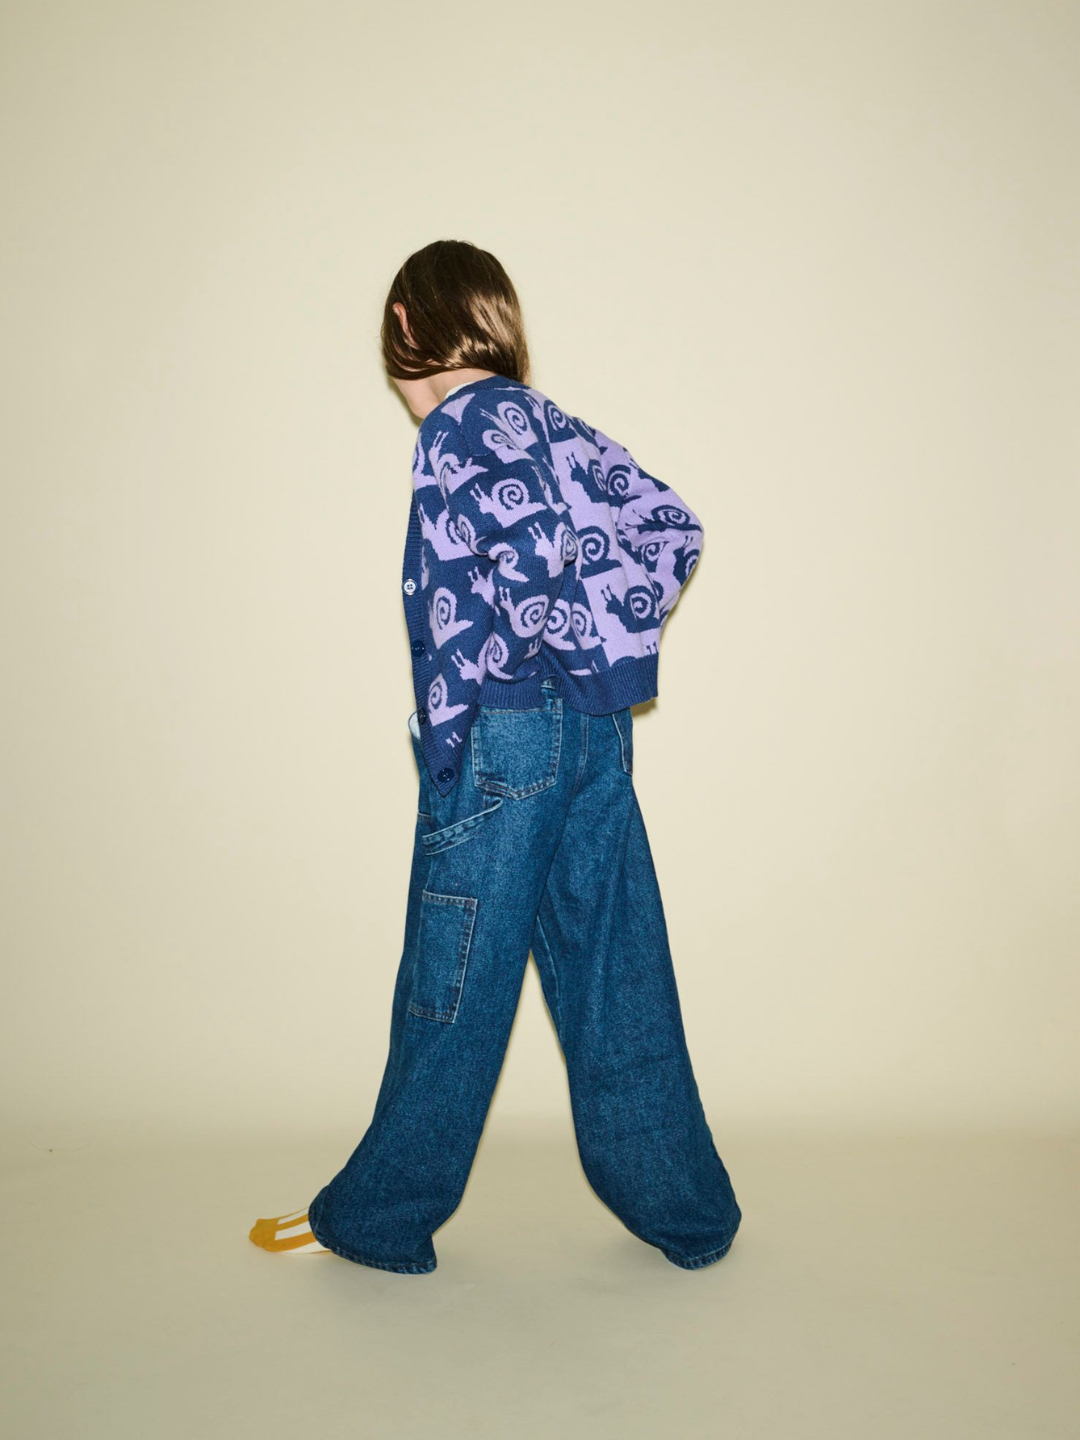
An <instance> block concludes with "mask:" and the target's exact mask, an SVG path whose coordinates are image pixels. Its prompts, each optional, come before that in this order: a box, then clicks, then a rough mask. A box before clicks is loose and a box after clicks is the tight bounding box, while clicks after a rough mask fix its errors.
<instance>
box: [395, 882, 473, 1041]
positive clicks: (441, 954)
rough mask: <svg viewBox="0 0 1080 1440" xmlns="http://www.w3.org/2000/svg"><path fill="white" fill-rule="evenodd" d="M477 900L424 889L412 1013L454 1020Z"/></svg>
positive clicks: (414, 975) (429, 1017) (417, 939)
mask: <svg viewBox="0 0 1080 1440" xmlns="http://www.w3.org/2000/svg"><path fill="white" fill-rule="evenodd" d="M475 923H476V900H475V899H474V898H473V897H472V896H471V895H439V894H437V893H436V892H435V891H434V890H423V891H421V895H420V924H419V927H418V930H417V936H416V956H415V959H414V962H413V977H412V993H411V995H410V998H409V1007H408V1008H409V1013H410V1014H412V1015H420V1016H423V1017H424V1018H425V1019H427V1020H442V1021H445V1022H447V1023H453V1021H454V1020H455V1019H456V1018H457V1012H458V1006H459V1005H460V1003H461V991H462V986H463V985H464V984H465V971H466V968H467V966H468V963H469V949H470V947H471V945H472V936H473V926H474V924H475Z"/></svg>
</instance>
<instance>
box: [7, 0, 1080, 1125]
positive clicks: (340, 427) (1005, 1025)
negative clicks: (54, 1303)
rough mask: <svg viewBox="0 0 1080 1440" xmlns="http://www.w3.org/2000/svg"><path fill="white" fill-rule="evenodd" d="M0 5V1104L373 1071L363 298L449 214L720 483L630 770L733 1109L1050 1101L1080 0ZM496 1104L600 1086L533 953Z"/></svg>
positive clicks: (346, 1090) (1070, 616)
mask: <svg viewBox="0 0 1080 1440" xmlns="http://www.w3.org/2000/svg"><path fill="white" fill-rule="evenodd" d="M5 28H6V44H5V47H4V50H5V58H4V61H3V66H4V85H3V89H4V94H5V97H6V98H5V102H4V105H5V110H6V118H7V123H6V124H5V125H4V137H5V138H4V141H3V144H4V154H3V174H4V190H5V193H6V194H7V195H8V196H9V198H10V197H14V198H15V200H16V202H17V203H15V204H13V205H10V206H8V207H6V210H7V218H6V219H5V221H4V222H3V259H4V270H5V275H6V288H5V303H4V324H3V329H4V335H5V343H4V353H5V359H4V365H5V374H4V397H5V410H6V419H5V423H4V437H5V438H4V441H3V446H4V451H5V452H6V459H5V464H4V474H5V479H4V496H3V498H4V523H3V551H4V554H3V589H4V607H3V610H4V613H3V625H4V637H3V639H4V657H5V659H4V673H3V680H4V689H5V703H4V706H3V721H2V723H3V745H4V755H5V767H4V768H5V776H6V778H5V781H4V790H5V793H4V807H3V808H4V815H5V823H4V826H3V845H4V864H3V884H4V891H5V894H4V931H5V946H4V948H5V952H6V956H7V965H6V971H7V979H6V983H7V986H8V1002H7V1003H6V1004H5V1006H4V1009H3V1016H4V1019H3V1029H4V1033H3V1046H2V1050H0V1053H2V1057H3V1059H2V1064H3V1073H2V1081H3V1083H2V1087H0V1088H2V1094H3V1096H4V1097H5V1098H4V1105H5V1107H6V1109H7V1112H8V1121H9V1123H10V1124H12V1125H13V1126H15V1127H16V1129H17V1130H18V1131H19V1132H20V1133H22V1134H23V1135H25V1136H27V1137H30V1138H32V1139H33V1140H34V1141H35V1142H38V1143H44V1144H67V1143H79V1142H80V1141H81V1140H82V1139H84V1138H86V1137H87V1136H88V1135H90V1134H94V1133H97V1132H98V1130H99V1129H100V1128H101V1127H104V1128H106V1129H111V1130H113V1131H114V1132H115V1131H116V1129H117V1128H118V1127H119V1129H121V1130H122V1129H123V1128H124V1127H125V1126H127V1125H128V1123H129V1122H131V1123H142V1122H149V1123H152V1124H158V1123H168V1124H192V1125H198V1126H207V1125H209V1126H214V1127H224V1128H227V1129H230V1130H237V1131H245V1132H247V1131H250V1130H252V1129H261V1128H263V1127H276V1126H278V1125H281V1124H287V1125H290V1126H293V1127H295V1126H300V1125H302V1126H304V1127H325V1128H329V1129H334V1130H335V1131H340V1129H341V1127H343V1126H345V1127H349V1126H351V1127H352V1128H353V1129H355V1130H356V1131H357V1135H358V1134H359V1128H362V1125H363V1123H366V1118H367V1111H368V1109H369V1107H370V1103H371V1102H372V1101H373V1098H374V1091H375V1088H376V1085H377V1082H378V1078H379V1076H380V1074H381V1070H382V1065H383V1061H384V1059H385V1042H386V1034H387V1026H388V1021H389V1003H390V996H391V989H392V983H393V975H394V970H395V967H396V964H397V960H398V957H399V954H400V946H401V935H402V929H403V916H404V901H405V890H406V883H407V876H408V862H409V847H410V841H411V833H412V821H413V811H414V801H415V793H414V792H415V773H414V768H413V761H412V758H411V754H410V749H409V744H408V738H407V734H406V716H407V714H408V712H409V710H410V709H411V708H412V699H411V691H410V670H409V663H408V650H407V645H406V643H405V633H404V620H403V616H402V610H401V602H400V593H399V581H400V564H401V550H402V543H403V537H404V526H405V520H406V512H407V505H408V496H409V487H410V474H409V462H410V458H411V451H412V445H413V441H414V436H415V425H416V422H415V421H414V420H413V419H412V418H411V417H410V415H409V414H408V413H407V411H406V410H405V408H404V406H403V405H402V404H401V402H400V400H399V399H398V397H397V393H396V391H395V390H393V388H392V387H391V386H390V385H389V383H388V382H387V381H386V379H385V377H384V376H383V375H382V372H381V369H380V362H379V355H378V351H377V346H376V331H377V327H378V322H379V318H380V313H381V304H382V301H383V298H384V295H385V290H386V287H387V285H388V284H389V281H390V279H391V276H392V274H393V272H394V270H395V268H396V266H397V265H398V264H399V263H400V262H401V260H402V259H403V258H404V256H405V255H406V254H407V253H408V252H409V251H410V250H411V249H414V248H416V247H418V246H420V245H422V244H425V243H427V242H428V241H429V240H431V239H434V238H436V237H438V236H454V237H460V238H468V239H471V240H474V241H475V242H477V243H479V244H482V245H484V246H485V247H487V248H490V249H492V250H493V251H494V252H495V253H496V254H498V255H499V256H500V257H501V258H502V259H503V261H504V263H505V264H506V266H507V268H508V269H509V271H510V273H511V275H512V277H513V279H514V281H515V283H516V285H517V286H518V288H519V291H520V295H521V297H522V301H523V304H524V307H525V312H526V319H527V323H528V326H529V333H530V338H531V342H532V347H533V352H534V362H535V369H534V375H533V380H534V383H535V384H537V385H538V386H539V387H540V388H541V389H542V390H544V391H545V392H546V393H547V394H549V395H551V396H552V397H553V398H555V399H556V401H557V402H558V403H559V404H560V405H561V406H563V407H564V408H567V409H569V410H570V411H572V412H573V413H575V414H579V415H582V416H584V417H585V418H586V419H588V420H590V421H591V422H592V423H594V424H596V425H599V426H601V428H603V429H605V430H607V431H608V432H609V433H612V434H614V435H615V436H617V437H618V438H619V439H621V440H622V441H623V442H624V443H625V444H626V445H628V446H629V447H630V448H631V450H632V451H633V452H634V453H635V455H636V456H637V457H638V458H639V459H640V460H641V462H642V463H643V464H645V465H646V466H647V467H648V468H651V469H652V470H653V472H654V473H656V474H658V475H659V476H660V477H662V478H667V479H669V480H670V481H671V482H672V483H674V484H675V485H676V487H677V488H680V489H681V490H682V491H683V493H684V494H685V495H686V497H687V498H688V500H689V501H690V503H691V504H692V505H693V506H695V507H696V508H697V509H698V511H699V513H700V514H701V516H702V518H703V520H704V523H705V531H706V533H705V548H704V551H703V556H702V561H701V564H700V567H699V569H698V573H697V575H696V577H695V578H694V580H693V581H692V582H691V584H690V586H689V587H688V589H687V591H686V592H685V594H684V596H683V598H682V601H681V602H680V606H679V609H678V613H677V616H676V617H673V621H672V623H671V625H670V626H669V627H668V628H667V630H666V632H665V640H664V648H663V651H662V655H661V691H662V694H661V697H660V700H659V702H658V703H656V704H654V705H651V706H648V707H643V708H641V709H639V710H637V711H636V712H635V723H636V727H637V729H636V738H637V751H636V754H637V777H636V778H637V785H638V790H639V794H640V798H641V803H642V807H643V811H644V813H645V817H646V822H647V824H648V826H649V830H650V836H651V839H652V842H653V845H654V849H655V856H656V863H657V868H658V871H659V874H660V880H661V884H662V887H663V893H664V897H665V904H666V908H667V913H668V919H669V925H670V931H671V938H672V945H673V951H674V954H675V961H676V967H677V972H678V975H679V980H680V986H681V993H682V997H683V1002H684V1007H685V1011H686V1018H687V1027H688V1034H689V1040H690V1045H691V1051H692V1054H693V1057H694V1060H695V1065H696V1067H697V1070H698V1074H699V1080H700V1083H701V1086H702V1089H703V1094H704V1097H705V1099H706V1101H707V1108H708V1110H709V1113H710V1116H711V1117H712V1118H713V1119H714V1121H715V1123H716V1126H717V1128H719V1129H720V1130H721V1131H722V1130H723V1127H724V1125H725V1124H726V1123H728V1122H734V1121H751V1122H752V1121H756V1120H777V1119H781V1120H784V1121H788V1120H792V1119H797V1118H799V1117H809V1118H822V1117H835V1118H837V1119H859V1120H866V1121H872V1122H877V1121H890V1122H897V1123H903V1124H919V1125H928V1124H929V1125H938V1124H941V1123H955V1122H962V1123H971V1124H977V1125H990V1126H993V1125H998V1124H1037V1125H1044V1124H1048V1123H1049V1124H1060V1123H1065V1122H1074V1121H1075V1119H1076V1113H1077V1093H1078V1092H1077V1079H1078V1075H1077V1065H1078V1061H1077V1050H1076V1048H1075V1046H1073V1045H1072V1044H1071V1043H1070V1042H1071V1041H1072V1040H1073V1039H1074V1037H1075V1021H1076V1009H1075V1000H1076V973H1077V967H1076V960H1077V944H1078V940H1080V925H1078V915H1077V900H1076V896H1077V865H1076V860H1077V854H1078V846H1080V807H1078V801H1080V775H1078V767H1077V763H1076V750H1077V745H1076V737H1077V734H1080V683H1078V680H1080V667H1078V660H1080V653H1078V652H1080V627H1078V623H1077V617H1078V610H1077V604H1078V599H1080V595H1078V589H1080V586H1078V567H1077V558H1078V552H1077V538H1078V536H1077V520H1078V512H1080V490H1078V487H1077V483H1076V478H1077V458H1078V448H1080V447H1078V443H1077V442H1078V427H1077V419H1076V395H1077V385H1078V381H1080V373H1078V372H1080V365H1078V343H1077V333H1078V326H1080V294H1078V285H1077V253H1078V252H1077V243H1078V239H1080V236H1078V228H1080V227H1078V219H1080V205H1078V193H1077V187H1076V185H1075V172H1074V171H1073V170H1071V169H1070V164H1071V162H1074V161H1075V155H1076V152H1075V148H1074V147H1075V139H1076V112H1077V98H1076V97H1077V90H1076V87H1075V83H1074V82H1075V80H1076V67H1075V58H1076V52H1075V44H1076V40H1077V34H1078V28H1080V27H1078V24H1077V16H1076V13H1075V12H1074V11H1071V10H1070V9H1069V8H1068V7H1055V6H1050V5H1047V6H1038V5H1036V6H1031V5H1028V6H1020V5H1001V4H997V5H987V6H964V5H952V6H945V7H942V6H941V5H938V4H935V5H917V6H912V5H904V6H895V7H892V8H891V9H890V8H888V7H875V6H857V5H851V6H846V5H842V4H841V5H832V6H828V7H824V8H823V7H819V6H812V7H806V6H799V5H771V6H766V7H764V8H762V7H756V8H755V7H732V6H721V7H719V9H717V8H715V7H705V6H701V7H696V6H678V5H677V6H676V7H674V9H670V12H669V13H668V15H667V18H666V21H665V23H664V24H663V25H662V26H659V27H657V26H656V24H655V22H654V20H653V19H651V18H650V10H649V8H648V7H641V8H640V10H637V11H635V10H634V9H633V8H631V9H629V10H628V9H626V8H620V9H619V10H618V11H616V10H607V9H600V8H597V9H595V10H593V9H589V8H588V7H580V6H573V7H569V6H568V7H561V6H548V7H545V8H544V9H543V10H542V11H537V12H533V11H530V10H528V9H526V8H525V7H499V8H498V9H491V8H485V7H476V8H471V7H468V6H464V7H462V6H439V5H425V6H419V7H409V8H407V9H401V8H394V7H390V8H389V9H387V10H380V11H379V12H378V24H377V27H376V25H375V11H374V10H371V9H365V8H364V7H350V6H346V5H335V4H320V3H315V4H310V3H306V4H304V5H300V4H282V5H278V6H275V7H271V8H270V9H267V7H264V6H257V5H254V4H252V5H236V4H232V5H224V6H221V5H205V6H199V5H195V6H192V5H183V6H180V5H177V6H172V7H170V6H162V5H150V6H144V5H127V6H125V5H118V4H108V5H98V6H94V7H81V6H76V5H71V4H69V5H44V6H35V7H22V8H21V9H18V8H17V9H16V10H15V12H14V13H12V14H9V15H8V18H7V23H6V27H5ZM496 1104H497V1106H498V1107H500V1109H501V1111H502V1112H504V1113H505V1114H506V1115H508V1116H509V1115H514V1116H518V1115H520V1116H525V1115H545V1116H546V1115H559V1116H563V1115H566V1114H567V1113H568V1110H567V1098H566V1093H565V1081H564V1076H563V1072H562V1067H561V1062H560V1059H559V1055H558V1051H557V1047H556V1044H555V1040H554V1035H553V1032H552V1030H551V1027H550V1025H549V1023H548V1021H547V1018H546V1014H545V1012H544V1010H543V1003H542V998H541V994H540V989H539V985H538V984H537V982H536V976H535V971H534V969H533V968H532V967H531V966H530V971H529V976H528V983H527V986H526V991H525V994H524V998H523V1004H522V1008H521V1012H520V1014H519V1019H518V1024H517V1027H516V1030H515V1034H514V1037H513V1040H512V1045H511V1049H510V1052H509V1062H508V1064H507V1067H506V1070H505V1072H504V1076H503V1079H502V1082H501V1085H500V1088H499V1091H498V1094H497V1097H496ZM358 1127H359V1128H358Z"/></svg>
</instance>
